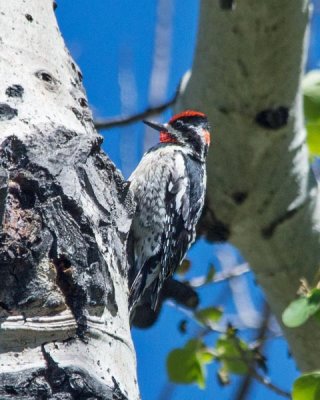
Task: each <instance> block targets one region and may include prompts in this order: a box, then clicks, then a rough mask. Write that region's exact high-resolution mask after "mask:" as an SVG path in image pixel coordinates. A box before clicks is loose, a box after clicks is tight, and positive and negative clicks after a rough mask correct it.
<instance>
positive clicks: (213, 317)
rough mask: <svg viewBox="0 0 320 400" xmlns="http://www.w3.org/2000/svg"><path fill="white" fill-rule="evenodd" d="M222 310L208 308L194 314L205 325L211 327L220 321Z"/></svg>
mask: <svg viewBox="0 0 320 400" xmlns="http://www.w3.org/2000/svg"><path fill="white" fill-rule="evenodd" d="M222 314H223V313H222V310H221V309H219V308H216V307H207V308H203V309H202V310H199V311H196V312H195V313H194V315H195V317H196V318H197V320H198V321H199V322H200V323H201V324H203V325H211V324H213V323H216V322H218V321H219V319H220V318H221V316H222Z"/></svg>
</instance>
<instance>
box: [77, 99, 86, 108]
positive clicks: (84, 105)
mask: <svg viewBox="0 0 320 400" xmlns="http://www.w3.org/2000/svg"><path fill="white" fill-rule="evenodd" d="M78 102H79V104H80V106H81V107H88V102H87V100H86V99H85V98H84V97H80V99H78Z"/></svg>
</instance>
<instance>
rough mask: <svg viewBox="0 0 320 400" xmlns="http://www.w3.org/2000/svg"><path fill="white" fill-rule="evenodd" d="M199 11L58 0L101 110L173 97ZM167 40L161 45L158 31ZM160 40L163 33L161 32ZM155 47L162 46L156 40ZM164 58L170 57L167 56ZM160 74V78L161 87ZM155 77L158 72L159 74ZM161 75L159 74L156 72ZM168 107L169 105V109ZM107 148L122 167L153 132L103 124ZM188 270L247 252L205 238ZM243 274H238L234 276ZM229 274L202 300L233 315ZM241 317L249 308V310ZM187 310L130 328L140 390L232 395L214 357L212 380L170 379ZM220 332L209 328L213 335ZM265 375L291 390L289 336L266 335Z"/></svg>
mask: <svg viewBox="0 0 320 400" xmlns="http://www.w3.org/2000/svg"><path fill="white" fill-rule="evenodd" d="M198 16H199V2H198V1H197V0H150V1H142V0H141V1H136V0H135V1H134V0H126V1H114V0H104V1H101V0H91V1H90V2H89V1H78V2H74V1H65V2H63V1H59V2H58V9H57V17H58V21H59V25H60V28H61V31H62V34H63V36H64V39H65V41H66V44H67V46H68V48H69V50H70V51H71V53H72V55H73V57H74V58H75V60H76V62H77V63H78V64H79V66H80V68H81V70H82V72H83V76H84V85H85V88H86V90H87V95H88V98H89V102H90V105H91V107H92V109H93V111H94V115H95V117H96V118H101V117H112V116H119V115H121V114H128V113H135V112H138V111H142V110H144V109H145V108H146V107H148V106H150V105H156V104H157V103H161V102H163V101H166V100H167V99H169V98H171V97H172V95H173V94H174V92H175V89H176V87H177V84H178V82H179V80H180V79H181V77H182V76H183V74H184V73H185V72H186V71H187V70H188V69H189V68H190V67H191V63H192V57H193V52H194V46H195V38H196V30H197V23H198ZM313 25H314V26H313V35H312V36H311V44H310V55H309V59H308V68H315V67H320V63H319V60H320V45H319V43H320V40H319V35H320V32H319V27H320V1H319V0H317V4H316V5H315V16H314V24H313ZM160 39H161V40H162V41H163V42H164V43H165V46H163V48H162V52H160V54H157V49H158V44H159V40H160ZM161 40H160V42H161ZM158 50H159V49H158ZM162 61H163V62H164V64H162ZM157 76H158V78H159V76H160V77H161V82H163V85H162V86H161V87H157V85H156V83H157V79H156V78H157ZM153 78H155V80H153ZM158 81H159V79H158ZM169 115H170V111H167V112H166V113H164V115H163V118H167V117H168V116H169ZM102 133H103V135H104V138H105V140H104V150H105V151H106V152H107V154H108V155H109V156H110V157H111V159H112V160H113V161H114V162H115V163H116V165H117V167H118V168H120V169H121V170H122V172H123V174H124V176H125V177H128V176H129V174H130V173H131V171H132V170H133V169H134V168H135V166H136V164H137V163H138V162H139V160H140V158H141V156H142V154H143V152H144V150H145V149H146V147H148V146H150V145H151V144H152V143H154V141H155V140H156V137H155V136H153V135H152V134H151V133H149V132H148V131H147V130H146V129H145V127H144V126H143V125H142V124H141V123H137V124H134V125H130V126H127V127H124V128H117V129H113V130H109V131H105V132H102ZM189 257H190V259H191V261H192V272H191V274H192V275H201V274H204V273H205V272H206V270H207V268H208V265H209V264H210V263H214V265H215V266H216V268H217V269H218V270H220V269H226V268H229V267H232V266H233V265H237V264H239V263H242V262H244V260H242V258H241V255H240V254H239V253H238V252H236V251H235V250H234V249H231V247H230V246H228V245H226V246H221V245H212V244H208V243H206V242H205V241H204V240H201V241H199V243H197V244H196V245H195V246H194V247H193V248H192V249H191V251H190V254H189ZM237 279H238V278H237ZM239 279H242V280H241V281H239V282H238V284H239V285H242V286H241V287H248V288H249V289H250V291H251V295H250V296H249V300H248V301H249V302H250V304H251V306H250V307H251V311H254V310H257V311H259V309H260V307H261V304H262V303H263V296H262V294H261V292H260V290H259V288H258V287H257V286H256V284H255V282H254V278H253V276H252V275H251V274H247V275H246V277H242V278H239ZM234 286H235V287H232V286H231V285H230V284H229V283H227V282H224V283H221V284H216V285H215V286H212V285H211V286H209V287H207V288H203V289H202V290H201V291H200V296H201V301H202V303H203V305H205V306H206V305H219V304H221V303H223V304H225V312H226V313H227V315H229V316H230V317H233V316H235V315H236V313H237V301H235V300H234V298H236V297H235V296H239V294H237V293H236V285H234ZM243 318H246V316H244V317H243ZM182 319H188V317H186V315H185V314H184V313H183V312H182V311H181V310H177V309H176V308H175V307H173V306H172V305H166V306H165V307H164V308H163V311H162V314H161V317H160V319H159V321H158V322H157V323H156V324H155V326H153V327H152V328H151V329H149V330H148V331H142V330H140V331H139V330H135V329H134V330H133V337H134V341H135V346H136V350H137V357H138V375H139V383H140V388H141V393H142V399H143V400H164V399H165V400H169V399H172V400H207V399H213V398H215V399H230V398H232V394H233V393H234V392H235V390H236V389H237V386H238V383H239V378H234V379H233V382H234V384H233V385H230V386H228V387H226V388H221V387H219V385H218V384H217V380H216V376H215V374H216V366H214V365H212V366H210V367H209V369H208V385H207V388H206V390H200V389H198V388H197V387H196V386H194V385H191V386H172V385H169V386H168V384H167V382H168V379H167V375H166V367H165V361H166V355H167V354H168V352H169V351H170V350H172V349H173V348H175V347H179V346H183V345H184V343H185V342H186V341H187V339H188V337H190V335H192V334H195V333H196V332H198V330H199V327H198V326H196V325H195V324H194V323H192V322H189V323H188V325H187V327H188V332H187V334H185V335H183V334H181V333H179V330H178V329H177V327H178V324H179V322H180V321H181V320H182ZM254 333H255V330H254V329H246V331H245V332H244V336H245V337H246V338H247V339H252V338H253V337H254ZM214 340H215V336H214V335H212V336H211V337H209V338H208V344H212V343H214ZM265 353H266V354H267V356H268V365H269V376H270V377H271V379H272V380H274V382H275V383H276V384H277V385H279V386H280V387H281V388H283V389H285V390H290V387H291V384H292V381H293V380H294V378H295V377H296V376H297V375H298V371H297V370H296V367H295V364H294V362H293V360H292V359H291V358H290V357H288V349H287V346H286V343H285V342H284V340H283V339H281V338H278V339H272V340H270V341H268V342H267V345H266V348H265ZM250 398H251V399H265V398H268V400H279V399H281V397H280V396H278V395H276V394H274V393H272V392H270V391H269V390H268V389H266V388H264V387H262V386H261V385H257V384H253V385H252V388H251V391H250Z"/></svg>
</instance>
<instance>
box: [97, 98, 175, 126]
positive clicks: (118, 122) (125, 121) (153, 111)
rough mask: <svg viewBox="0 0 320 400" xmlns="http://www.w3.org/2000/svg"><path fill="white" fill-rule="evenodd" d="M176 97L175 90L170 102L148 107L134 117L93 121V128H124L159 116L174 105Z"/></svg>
mask: <svg viewBox="0 0 320 400" xmlns="http://www.w3.org/2000/svg"><path fill="white" fill-rule="evenodd" d="M178 95H179V90H177V92H176V94H175V95H174V96H173V98H172V99H171V100H168V101H167V102H166V103H163V104H160V105H159V106H156V107H149V108H147V109H146V110H144V111H142V112H140V113H137V114H134V115H129V116H124V117H115V118H106V119H101V120H99V119H98V120H95V121H94V126H95V128H96V129H97V130H103V129H111V128H115V127H119V126H126V125H129V124H133V123H134V122H138V121H141V120H142V119H144V118H148V117H151V116H153V115H158V114H161V113H162V112H163V111H165V110H166V109H167V108H169V107H172V106H173V105H174V104H175V103H176V101H177V98H178Z"/></svg>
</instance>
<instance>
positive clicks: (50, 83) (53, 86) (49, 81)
mask: <svg viewBox="0 0 320 400" xmlns="http://www.w3.org/2000/svg"><path fill="white" fill-rule="evenodd" d="M35 76H36V77H37V78H38V79H40V80H41V81H43V82H44V83H45V85H44V86H45V88H46V89H48V90H50V91H56V90H57V89H58V84H59V83H60V82H59V81H58V79H56V78H55V77H54V76H53V75H52V74H51V73H50V72H48V71H46V70H43V69H41V70H39V71H36V72H35Z"/></svg>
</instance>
